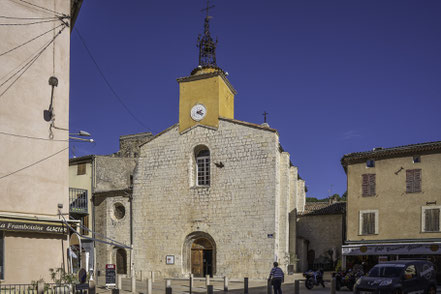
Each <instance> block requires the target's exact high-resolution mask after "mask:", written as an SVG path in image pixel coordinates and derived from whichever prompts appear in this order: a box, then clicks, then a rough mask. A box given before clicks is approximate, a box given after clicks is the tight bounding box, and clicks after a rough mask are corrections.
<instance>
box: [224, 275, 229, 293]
mask: <svg viewBox="0 0 441 294" xmlns="http://www.w3.org/2000/svg"><path fill="white" fill-rule="evenodd" d="M224 292H228V278H227V277H224Z"/></svg>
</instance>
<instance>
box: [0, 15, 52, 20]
mask: <svg viewBox="0 0 441 294" xmlns="http://www.w3.org/2000/svg"><path fill="white" fill-rule="evenodd" d="M0 18H4V19H22V20H37V19H39V20H44V19H58V17H57V16H51V17H19V16H6V15H0Z"/></svg>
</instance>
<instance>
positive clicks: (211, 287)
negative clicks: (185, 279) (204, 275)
mask: <svg viewBox="0 0 441 294" xmlns="http://www.w3.org/2000/svg"><path fill="white" fill-rule="evenodd" d="M207 294H213V285H207Z"/></svg>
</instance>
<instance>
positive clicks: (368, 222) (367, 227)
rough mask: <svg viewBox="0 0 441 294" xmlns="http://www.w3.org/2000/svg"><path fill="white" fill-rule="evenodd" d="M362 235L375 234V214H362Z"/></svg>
mask: <svg viewBox="0 0 441 294" xmlns="http://www.w3.org/2000/svg"><path fill="white" fill-rule="evenodd" d="M362 221H363V224H362V234H363V235H369V234H375V213H373V212H369V213H363V215H362Z"/></svg>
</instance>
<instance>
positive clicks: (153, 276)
mask: <svg viewBox="0 0 441 294" xmlns="http://www.w3.org/2000/svg"><path fill="white" fill-rule="evenodd" d="M150 276H151V278H152V283H154V282H155V272H150Z"/></svg>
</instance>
